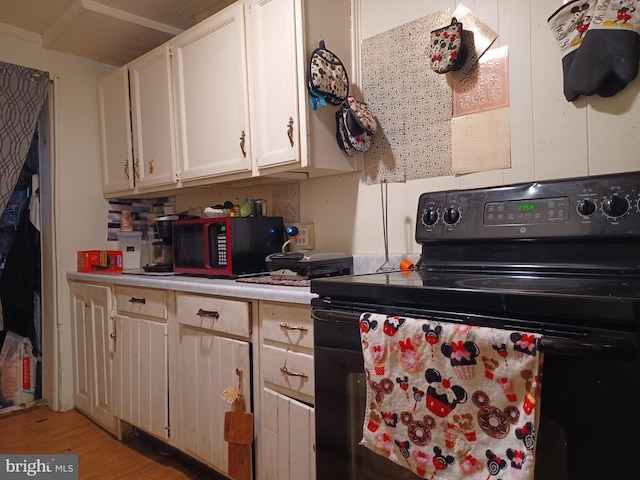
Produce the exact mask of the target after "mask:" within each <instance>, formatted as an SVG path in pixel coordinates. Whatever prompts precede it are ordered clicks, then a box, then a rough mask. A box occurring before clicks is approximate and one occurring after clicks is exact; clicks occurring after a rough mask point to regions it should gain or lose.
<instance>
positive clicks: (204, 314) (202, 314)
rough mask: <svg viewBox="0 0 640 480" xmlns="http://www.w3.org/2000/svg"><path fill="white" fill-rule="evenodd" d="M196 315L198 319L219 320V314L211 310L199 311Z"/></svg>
mask: <svg viewBox="0 0 640 480" xmlns="http://www.w3.org/2000/svg"><path fill="white" fill-rule="evenodd" d="M196 315H198V316H199V317H211V318H215V319H216V320H217V319H219V318H220V314H219V313H218V312H216V311H213V310H203V309H199V310H198V313H196Z"/></svg>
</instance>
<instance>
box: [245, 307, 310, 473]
mask: <svg viewBox="0 0 640 480" xmlns="http://www.w3.org/2000/svg"><path fill="white" fill-rule="evenodd" d="M258 310H259V314H258V315H259V320H260V324H259V325H260V367H259V370H260V374H259V375H260V392H259V393H260V432H259V435H258V444H259V447H258V448H259V454H258V467H257V469H258V475H257V477H258V478H259V479H260V480H297V479H309V480H313V479H315V478H316V462H315V459H316V454H315V410H314V408H313V403H314V398H315V397H314V366H313V320H312V318H311V310H310V307H309V306H308V305H299V304H287V303H279V302H268V301H260V302H259V305H258Z"/></svg>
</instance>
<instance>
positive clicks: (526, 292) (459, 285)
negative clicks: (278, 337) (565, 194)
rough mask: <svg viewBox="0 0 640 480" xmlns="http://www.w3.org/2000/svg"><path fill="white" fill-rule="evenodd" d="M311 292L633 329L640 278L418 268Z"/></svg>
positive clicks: (327, 283)
mask: <svg viewBox="0 0 640 480" xmlns="http://www.w3.org/2000/svg"><path fill="white" fill-rule="evenodd" d="M311 292H312V293H316V294H318V295H319V296H320V297H324V298H328V299H330V300H331V302H333V303H338V304H339V303H352V304H354V303H355V304H363V305H371V306H373V305H393V306H403V307H408V308H431V309H440V310H448V311H463V312H464V311H468V312H470V313H485V314H491V315H496V314H497V315H510V316H518V317H521V318H528V317H530V318H535V319H541V318H545V317H546V318H558V317H562V318H574V319H576V318H578V319H580V321H581V322H584V323H585V324H587V323H588V324H593V325H597V324H600V323H601V322H606V323H607V326H608V327H611V326H613V325H614V324H619V325H620V326H621V327H622V326H624V328H625V329H626V328H631V329H632V330H636V329H637V328H638V325H639V323H640V278H637V277H630V276H615V275H610V276H599V277H596V276H590V275H583V276H576V275H572V276H562V275H551V274H550V275H546V276H545V275H531V274H526V273H519V274H518V273H512V274H504V273H500V274H496V273H479V272H462V271H438V270H430V269H419V270H416V271H412V272H400V271H396V272H391V273H373V274H364V275H351V276H343V277H334V278H323V279H314V280H312V281H311Z"/></svg>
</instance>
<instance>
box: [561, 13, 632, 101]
mask: <svg viewBox="0 0 640 480" xmlns="http://www.w3.org/2000/svg"><path fill="white" fill-rule="evenodd" d="M639 66H640V1H638V0H618V1H615V0H598V2H597V5H596V8H595V11H594V13H593V18H592V19H591V25H590V26H589V29H588V31H587V33H586V34H585V36H584V40H583V42H582V45H581V46H580V49H579V50H577V51H576V52H575V56H574V58H573V61H572V62H571V66H570V68H569V75H568V78H567V82H566V83H567V84H568V85H569V88H570V89H571V91H572V92H573V93H577V94H579V95H593V94H595V93H597V94H599V95H600V96H602V97H610V96H613V95H615V94H616V93H618V92H619V91H620V90H622V89H623V88H625V87H626V86H627V84H628V83H629V82H631V81H632V80H633V79H634V78H636V76H637V75H638V67H639Z"/></svg>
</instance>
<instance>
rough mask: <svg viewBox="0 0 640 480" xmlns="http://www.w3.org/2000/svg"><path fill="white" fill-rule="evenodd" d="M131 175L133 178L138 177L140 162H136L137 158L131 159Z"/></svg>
mask: <svg viewBox="0 0 640 480" xmlns="http://www.w3.org/2000/svg"><path fill="white" fill-rule="evenodd" d="M133 176H134V178H138V179H139V178H140V162H138V159H135V160H134V161H133Z"/></svg>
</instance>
